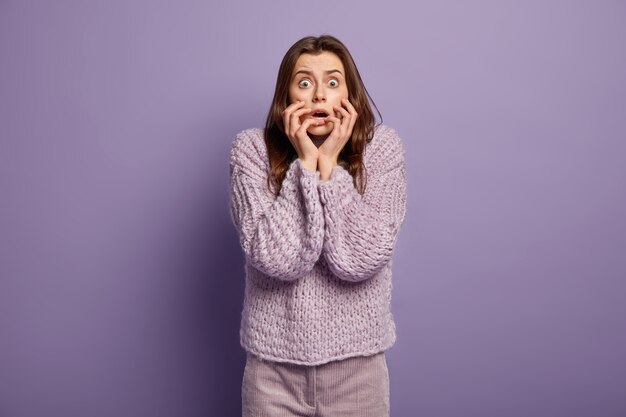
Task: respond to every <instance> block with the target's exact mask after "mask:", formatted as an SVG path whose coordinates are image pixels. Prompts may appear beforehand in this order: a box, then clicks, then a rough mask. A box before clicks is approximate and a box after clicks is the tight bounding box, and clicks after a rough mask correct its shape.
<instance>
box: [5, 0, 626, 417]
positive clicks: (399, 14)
mask: <svg viewBox="0 0 626 417" xmlns="http://www.w3.org/2000/svg"><path fill="white" fill-rule="evenodd" d="M625 20H626V2H624V1H591V0H590V1H567V2H566V1H541V2H540V1H529V2H526V1H524V2H522V1H518V2H513V1H504V2H495V1H486V0H485V1H482V0H481V1H441V0H437V1H435V0H432V1H422V2H408V1H407V2H404V3H395V2H386V3H384V4H383V3H382V2H376V3H371V4H366V3H364V2H361V1H356V0H350V1H342V2H332V3H328V2H326V3H323V2H322V3H320V2H313V3H294V2H292V1H287V0H284V1H283V0H281V1H273V2H269V3H267V2H252V1H249V2H247V3H243V2H238V1H230V2H226V1H223V2H214V1H160V2H151V1H147V0H140V1H104V0H102V1H69V0H59V1H55V2H44V1H39V2H37V1H31V2H24V1H16V0H15V1H14V0H2V1H0V416H1V417H39V416H41V417H56V416H59V417H74V416H75V417H105V416H107V417H108V416H116V417H139V416H145V417H148V416H149V417H165V416H172V417H173V416H176V417H180V416H185V417H187V416H189V417H191V416H194V417H195V416H197V417H200V416H215V417H228V416H237V415H239V413H240V407H241V397H240V388H241V377H242V373H243V367H244V362H245V355H244V351H243V350H242V349H241V348H240V346H239V320H240V313H241V307H242V301H243V290H244V269H243V253H242V251H241V249H240V246H239V242H238V238H237V235H236V231H235V229H234V227H233V226H232V223H231V220H230V217H229V213H228V155H229V150H230V146H231V143H232V139H233V138H234V136H235V134H236V133H237V132H239V131H241V130H243V129H245V128H248V127H261V126H262V125H263V122H264V120H265V116H266V112H267V111H268V108H269V104H270V100H271V98H272V95H273V88H274V83H275V81H276V73H277V71H278V65H279V63H280V59H281V58H282V56H283V54H284V53H285V52H286V50H287V49H288V47H289V46H290V45H291V44H292V43H293V42H295V41H296V40H297V39H299V38H301V37H303V36H306V35H320V34H323V33H329V34H332V35H335V36H337V37H338V38H339V39H341V40H343V41H344V43H346V45H347V46H348V48H349V49H350V50H351V52H352V54H353V56H354V58H355V60H356V62H357V65H358V67H359V69H360V71H361V75H362V77H363V79H364V81H365V84H366V86H367V88H368V90H369V92H370V94H371V96H372V98H373V99H374V102H375V103H376V105H377V107H378V108H379V109H380V111H381V113H382V115H383V122H384V123H385V124H388V125H390V126H392V127H394V128H395V129H396V130H397V131H398V132H399V133H400V135H401V137H402V138H403V140H404V143H405V147H406V151H407V165H408V173H409V178H408V180H409V190H408V193H409V195H408V198H409V201H408V211H407V217H406V220H405V223H404V225H403V229H402V231H401V233H400V237H399V239H398V242H397V247H396V252H395V254H394V293H393V300H392V305H393V312H394V317H395V319H396V323H397V331H398V340H397V342H396V345H395V346H394V347H393V348H392V349H390V350H389V351H388V352H387V357H388V362H389V371H390V378H391V411H392V416H394V417H403V416H407V417H410V416H411V417H412V416H424V417H473V416H480V417H485V416H487V417H490V416H494V417H495V416H497V417H501V416H506V417H518V416H519V417H526V416H533V417H554V416H567V417H578V416H580V417H588V416H601V417H623V416H626V257H625V256H624V255H625V252H626V251H625V249H626V221H625V218H624V214H625V213H626V192H625V190H626V187H625V185H624V184H625V181H626V164H625V163H624V159H625V158H624V156H625V155H626V104H625V103H626V102H625V99H624V97H626V54H625V53H624V51H626V25H625V24H624V21H625Z"/></svg>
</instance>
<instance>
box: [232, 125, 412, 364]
mask: <svg viewBox="0 0 626 417" xmlns="http://www.w3.org/2000/svg"><path fill="white" fill-rule="evenodd" d="M364 163H365V168H366V172H367V184H366V190H365V193H364V195H361V194H359V193H358V192H357V189H356V188H355V186H354V183H353V179H352V176H351V175H350V174H349V172H348V171H347V170H346V169H344V168H343V167H342V166H341V165H337V166H335V167H334V168H333V170H332V173H331V177H330V179H329V180H326V181H324V180H322V179H321V178H320V173H319V171H317V172H313V171H309V170H308V169H306V168H304V167H303V166H302V165H301V163H300V159H295V160H294V161H292V162H291V164H290V166H289V169H288V171H287V173H286V176H285V179H284V181H283V184H282V189H281V191H280V194H279V195H278V196H275V195H273V194H272V193H271V192H270V190H269V189H268V187H267V182H266V181H267V174H268V171H269V162H268V157H267V149H266V146H265V142H264V140H263V129H260V128H252V129H247V130H244V131H242V132H240V133H239V134H237V136H236V138H235V140H234V142H233V145H232V150H231V154H230V213H231V219H232V221H233V223H234V225H235V227H236V228H237V231H238V232H239V238H240V243H241V247H242V249H243V252H244V255H245V260H246V265H245V271H246V289H245V296H244V305H243V311H242V315H241V329H240V341H241V345H242V347H243V348H244V349H245V350H246V351H248V352H250V353H253V354H255V355H257V356H259V357H261V358H262V359H266V360H273V361H278V362H291V363H296V364H302V365H319V364H323V363H326V362H330V361H333V360H338V359H344V358H348V357H352V356H368V355H373V354H376V353H379V352H381V351H384V350H387V349H388V348H390V347H391V346H392V345H393V344H394V343H395V340H396V327H395V323H394V320H393V316H392V313H391V289H392V280H391V276H392V274H391V272H392V266H391V265H392V254H393V248H394V245H395V242H396V238H397V236H398V233H399V230H400V226H401V224H402V222H403V220H404V215H405V212H406V168H405V162H404V147H403V144H402V141H401V139H400V137H399V136H398V134H397V132H396V131H395V130H394V129H392V128H390V127H388V126H386V125H380V126H377V127H376V130H375V133H374V137H373V139H372V141H371V142H370V143H369V144H368V145H367V147H366V148H365V154H364Z"/></svg>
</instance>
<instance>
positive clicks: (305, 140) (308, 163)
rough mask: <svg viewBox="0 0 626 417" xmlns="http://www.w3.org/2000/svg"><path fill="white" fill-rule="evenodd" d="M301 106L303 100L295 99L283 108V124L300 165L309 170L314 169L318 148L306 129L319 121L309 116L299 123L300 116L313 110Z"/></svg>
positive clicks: (315, 167) (315, 168)
mask: <svg viewBox="0 0 626 417" xmlns="http://www.w3.org/2000/svg"><path fill="white" fill-rule="evenodd" d="M302 106H304V102H303V101H296V102H295V103H293V104H291V105H289V106H288V107H287V108H286V109H285V110H283V125H284V126H285V134H286V135H287V137H288V138H289V140H290V141H291V144H292V145H293V147H294V148H295V150H296V152H297V154H298V157H299V158H300V160H301V161H302V165H303V166H304V167H305V168H307V169H308V170H310V171H316V170H317V157H318V150H317V146H315V144H314V143H313V141H312V140H311V138H310V137H309V135H308V134H307V133H306V131H307V129H308V128H309V126H310V125H312V124H317V123H320V122H319V121H318V120H315V119H313V118H309V119H306V120H305V121H304V122H302V123H300V117H301V116H302V115H304V114H306V113H309V112H310V111H311V110H313V109H311V108H308V107H302Z"/></svg>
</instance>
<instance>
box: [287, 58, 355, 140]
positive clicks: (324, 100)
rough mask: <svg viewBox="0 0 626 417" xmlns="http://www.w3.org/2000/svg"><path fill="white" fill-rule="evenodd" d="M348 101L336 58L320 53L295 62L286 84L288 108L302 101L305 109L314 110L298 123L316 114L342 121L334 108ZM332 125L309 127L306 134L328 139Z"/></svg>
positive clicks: (344, 80) (342, 69) (341, 67)
mask: <svg viewBox="0 0 626 417" xmlns="http://www.w3.org/2000/svg"><path fill="white" fill-rule="evenodd" d="M344 98H346V99H347V98H348V85H347V84H346V78H345V70H344V68H343V64H342V63H341V60H340V59H339V57H338V56H337V55H335V54H334V53H332V52H327V51H323V52H321V53H320V54H317V55H312V54H302V55H300V57H299V58H298V60H297V61H296V65H295V66H294V69H293V73H292V74H291V82H290V83H289V104H291V103H294V102H296V101H298V100H302V101H304V107H309V108H311V109H313V111H312V112H311V113H308V114H304V115H302V116H301V117H300V122H301V123H302V122H304V120H306V119H308V118H311V117H314V116H313V113H314V112H315V111H316V110H321V111H324V112H326V114H327V115H334V116H335V117H339V118H340V119H341V113H339V112H337V111H335V110H334V109H333V106H337V107H341V105H342V103H341V99H344ZM332 130H333V123H332V122H328V123H326V124H323V125H320V126H309V128H308V129H307V132H309V133H311V134H313V135H315V136H327V135H328V134H330V132H331V131H332Z"/></svg>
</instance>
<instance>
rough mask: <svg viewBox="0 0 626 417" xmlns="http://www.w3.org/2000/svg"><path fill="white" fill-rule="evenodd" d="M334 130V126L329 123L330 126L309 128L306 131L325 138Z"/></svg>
mask: <svg viewBox="0 0 626 417" xmlns="http://www.w3.org/2000/svg"><path fill="white" fill-rule="evenodd" d="M332 130H333V124H332V123H329V124H326V125H322V126H309V128H308V129H307V130H306V131H307V132H309V133H311V134H313V135H315V136H324V135H329V134H330V132H332Z"/></svg>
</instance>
